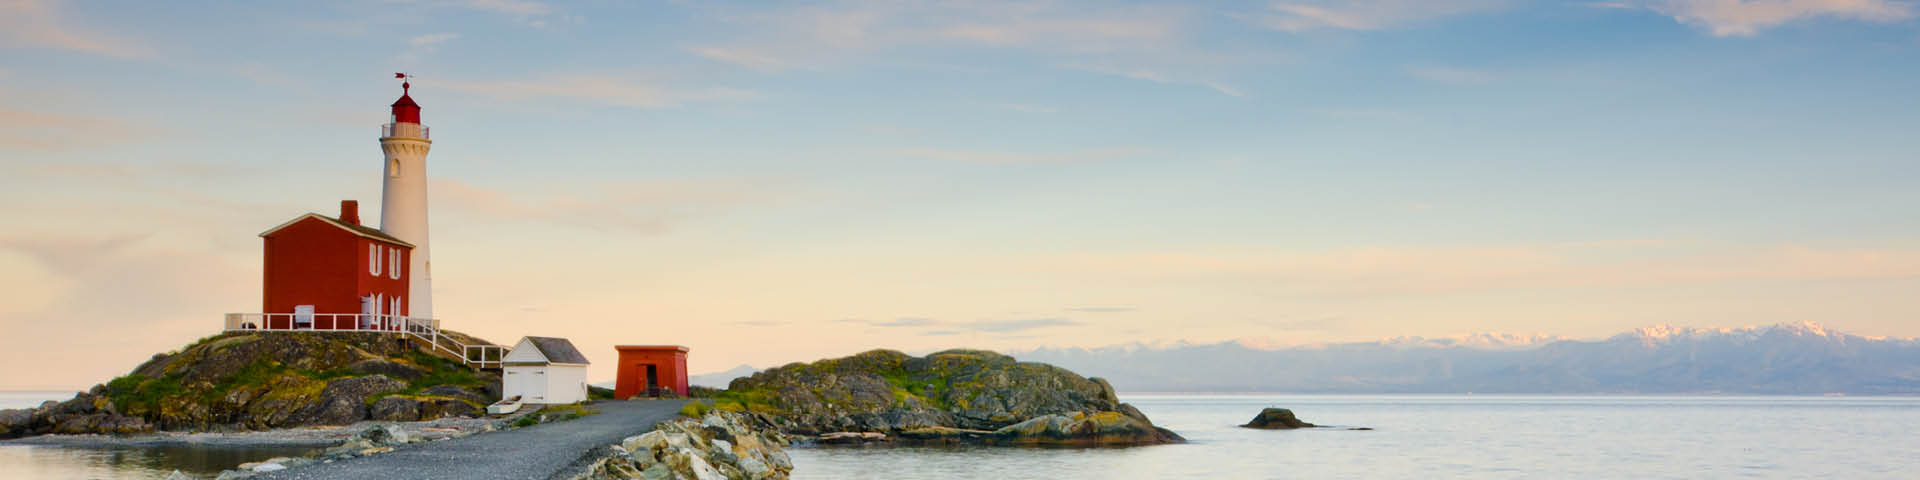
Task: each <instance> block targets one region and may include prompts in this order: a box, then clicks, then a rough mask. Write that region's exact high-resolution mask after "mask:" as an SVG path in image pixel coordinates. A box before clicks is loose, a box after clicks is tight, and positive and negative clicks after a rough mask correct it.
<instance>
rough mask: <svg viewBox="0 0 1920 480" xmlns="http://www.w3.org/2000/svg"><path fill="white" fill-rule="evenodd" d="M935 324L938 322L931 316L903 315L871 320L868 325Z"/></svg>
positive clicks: (916, 325) (913, 325) (920, 325)
mask: <svg viewBox="0 0 1920 480" xmlns="http://www.w3.org/2000/svg"><path fill="white" fill-rule="evenodd" d="M934 324H936V322H934V321H933V319H931V318H926V317H901V318H896V319H893V320H885V321H878V322H870V323H868V324H867V325H872V326H875V327H925V326H929V325H934Z"/></svg>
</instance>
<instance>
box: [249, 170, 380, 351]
mask: <svg viewBox="0 0 1920 480" xmlns="http://www.w3.org/2000/svg"><path fill="white" fill-rule="evenodd" d="M359 210H360V205H359V202H355V201H353V200H345V201H341V202H340V216H339V217H338V218H334V217H328V216H325V215H321V214H317V213H309V214H306V215H301V216H299V217H298V218H294V219H293V220H290V221H288V222H287V223H282V224H280V226H277V227H273V229H271V230H267V231H266V232H265V233H261V234H260V237H261V238H262V239H264V240H265V243H266V249H265V250H266V257H265V262H264V266H265V268H264V269H263V270H264V273H265V278H264V279H263V282H262V286H263V290H264V291H263V294H262V295H261V298H262V305H261V308H262V309H263V310H262V311H263V312H265V313H266V314H267V315H265V316H264V317H263V319H262V323H264V325H258V326H257V327H256V328H266V329H270V330H279V329H289V328H300V329H307V328H311V329H320V330H361V329H388V330H391V329H397V328H400V327H399V323H398V322H397V321H394V320H395V319H397V317H404V316H406V315H407V308H408V304H407V298H406V296H407V291H408V290H407V289H408V280H409V278H408V273H410V272H408V271H407V270H408V269H407V265H408V262H409V260H410V259H409V257H408V256H409V255H410V254H411V253H412V251H413V244H410V243H407V242H404V241H401V240H400V239H397V238H393V237H392V236H389V235H387V234H386V233H382V232H381V231H380V230H376V229H373V228H369V227H366V226H364V225H361V224H360V211H359Z"/></svg>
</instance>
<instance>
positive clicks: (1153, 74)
mask: <svg viewBox="0 0 1920 480" xmlns="http://www.w3.org/2000/svg"><path fill="white" fill-rule="evenodd" d="M1062 66H1063V67H1066V68H1070V69H1074V70H1080V71H1085V72H1092V73H1098V74H1102V75H1113V76H1116V77H1123V78H1131V79H1134V80H1145V81H1149V82H1154V83H1164V84H1170V85H1195V86H1200V87H1206V88H1207V89H1210V90H1213V91H1215V92H1219V93H1220V94H1222V95H1226V96H1229V97H1245V96H1247V94H1246V92H1242V91H1240V89H1238V88H1234V87H1232V86H1229V85H1226V84H1223V83H1220V82H1216V81H1212V80H1204V79H1199V78H1190V77H1186V76H1183V75H1176V74H1172V73H1166V72H1162V71H1158V70H1148V69H1138V68H1124V67H1115V66H1111V65H1099V64H1086V63H1069V64H1066V65H1062Z"/></svg>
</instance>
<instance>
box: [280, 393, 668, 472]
mask: <svg viewBox="0 0 1920 480" xmlns="http://www.w3.org/2000/svg"><path fill="white" fill-rule="evenodd" d="M685 404H686V401H685V400H640V401H630V402H618V401H613V402H600V403H596V404H593V405H592V406H589V407H587V408H590V409H593V410H599V411H600V414H598V415H588V416H586V417H582V418H579V419H576V420H569V421H565V422H559V423H548V424H542V425H535V426H531V427H526V428H520V429H515V430H506V431H499V432H491V433H482V434H476V435H470V436H466V437H461V438H455V439H452V440H443V441H438V442H430V443H423V444H415V445H411V446H408V447H406V448H401V449H399V450H394V451H392V452H388V453H382V454H379V455H370V456H365V457H359V458H352V459H346V460H337V461H334V462H333V463H323V464H314V465H307V466H302V467H297V468H290V469H287V470H282V471H279V472H273V473H270V474H265V475H259V476H255V477H253V478H256V479H263V480H265V479H274V480H278V479H308V478H312V479H320V478H329V479H333V478H355V479H357V478H367V479H403V478H404V479H463V480H464V479H486V478H499V479H516V480H520V479H535V480H537V479H544V478H551V477H554V476H556V475H557V474H560V473H562V472H563V471H566V470H568V469H569V467H577V465H574V464H575V462H576V461H578V460H581V459H582V457H584V456H585V455H586V454H587V452H589V451H591V450H593V449H594V448H595V447H602V446H605V445H609V444H612V443H614V442H618V441H620V439H622V438H626V437H630V436H633V435H638V434H641V433H645V432H646V431H648V430H652V429H653V424H655V423H659V422H660V421H662V420H668V419H672V418H674V417H675V416H678V415H679V414H680V407H681V406H682V405H685Z"/></svg>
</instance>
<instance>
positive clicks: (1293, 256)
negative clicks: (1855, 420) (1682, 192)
mask: <svg viewBox="0 0 1920 480" xmlns="http://www.w3.org/2000/svg"><path fill="white" fill-rule="evenodd" d="M1056 261H1057V262H1059V263H1054V262H1056ZM1020 263H1023V264H1028V265H1034V266H1036V267H1038V268H1041V269H1043V270H1052V269H1056V268H1058V269H1068V270H1071V271H1075V272H1078V273H1081V274H1091V275H1097V276H1102V277H1112V278H1135V279H1139V280H1140V281H1175V282H1207V281H1218V282H1224V283H1230V284H1234V285H1244V284H1267V285H1276V286H1281V287H1283V288H1286V289H1287V290H1288V291H1292V292H1297V293H1321V294H1339V295H1347V294H1367V295H1378V294H1405V293H1436V292H1457V291H1486V290H1498V289H1522V288H1524V289H1538V288H1595V287H1617V286H1655V285H1674V284H1700V283H1719V282H1743V281H1762V280H1822V279H1870V278H1900V277H1912V276H1917V275H1920V250H1913V249H1820V248H1809V247H1801V246H1771V247H1762V246H1749V247H1726V246H1720V247H1711V246H1692V247H1680V246H1665V247H1662V248H1657V249H1652V251H1649V249H1648V248H1647V247H1645V246H1643V245H1639V244H1638V243H1637V242H1620V243H1619V244H1618V245H1606V246H1596V245H1594V244H1591V243H1586V242H1583V243H1568V244H1541V245H1506V246H1481V247H1459V248H1426V247H1400V248H1395V247H1364V248H1363V247H1356V248H1344V249H1336V250H1327V251H1274V250H1264V249H1255V250H1245V251H1233V252H1229V251H1225V250H1219V249H1215V250H1209V251H1208V252H1206V253H1186V252H1165V253H1140V254H1120V255H1113V254H1101V255H1092V254H1076V255H1069V256H1066V257H1063V258H1058V259H1055V260H1053V261H1048V260H1039V259H1026V260H1021V261H1020Z"/></svg>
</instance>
